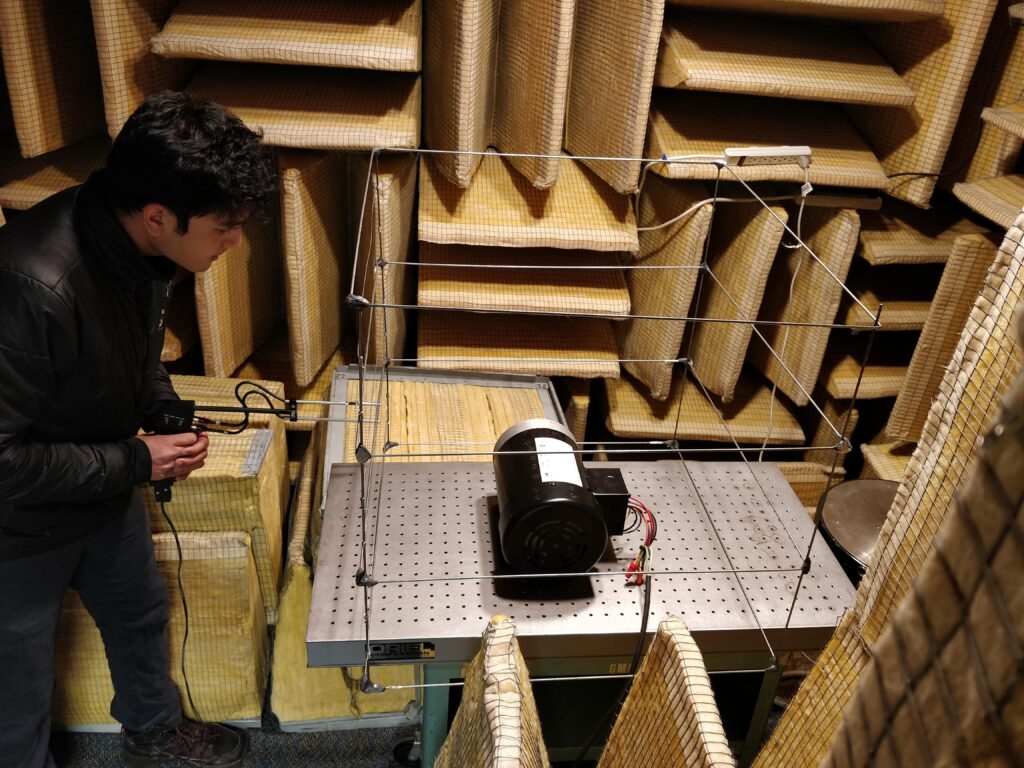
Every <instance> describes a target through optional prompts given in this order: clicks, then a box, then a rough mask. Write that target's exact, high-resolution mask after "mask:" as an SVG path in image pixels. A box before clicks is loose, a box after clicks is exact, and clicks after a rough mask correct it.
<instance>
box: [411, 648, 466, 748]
mask: <svg viewBox="0 0 1024 768" xmlns="http://www.w3.org/2000/svg"><path fill="white" fill-rule="evenodd" d="M461 676H462V665H461V664H424V665H423V682H424V683H425V684H426V685H427V686H428V687H426V688H424V689H423V726H422V727H423V735H422V738H421V742H422V747H421V758H420V765H421V768H431V767H432V766H433V765H434V760H435V758H437V753H438V751H440V749H441V744H442V743H443V742H444V737H445V736H446V735H447V733H448V698H449V694H450V693H451V688H450V687H448V685H447V683H449V682H451V681H452V680H457V679H458V678H459V677H461ZM437 683H441V684H442V685H437V687H429V686H431V684H437Z"/></svg>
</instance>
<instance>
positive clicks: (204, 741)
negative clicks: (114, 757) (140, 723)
mask: <svg viewBox="0 0 1024 768" xmlns="http://www.w3.org/2000/svg"><path fill="white" fill-rule="evenodd" d="M248 748H249V735H248V734H247V733H246V732H245V731H243V730H241V729H240V728H232V727H231V726H230V725H220V724H218V723H197V722H195V721H194V720H182V721H181V725H179V726H177V727H175V728H155V729H153V730H151V731H144V732H135V731H129V730H128V729H127V728H126V729H124V732H123V735H122V742H121V757H122V758H123V759H124V762H125V764H127V765H130V766H132V768H141V766H158V765H160V764H161V763H163V762H164V761H165V760H176V761H178V762H179V763H181V764H182V765H192V766H211V768H213V766H216V768H228V766H233V765H240V764H241V763H242V758H243V757H245V753H246V752H247V751H248Z"/></svg>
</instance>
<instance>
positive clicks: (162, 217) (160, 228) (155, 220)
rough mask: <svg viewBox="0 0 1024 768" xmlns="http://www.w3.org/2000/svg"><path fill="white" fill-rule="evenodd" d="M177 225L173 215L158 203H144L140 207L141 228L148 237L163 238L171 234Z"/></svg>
mask: <svg viewBox="0 0 1024 768" xmlns="http://www.w3.org/2000/svg"><path fill="white" fill-rule="evenodd" d="M177 224H178V220H177V218H176V217H175V216H174V214H173V213H171V211H170V210H169V209H168V208H167V207H166V206H163V205H161V204H160V203H146V205H144V206H143V207H142V226H143V228H144V229H145V230H146V234H147V235H149V236H150V237H156V238H159V237H163V236H164V235H166V234H168V233H170V232H172V231H173V230H174V228H175V227H176V226H177Z"/></svg>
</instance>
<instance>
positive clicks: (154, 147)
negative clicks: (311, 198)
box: [104, 91, 277, 234]
mask: <svg viewBox="0 0 1024 768" xmlns="http://www.w3.org/2000/svg"><path fill="white" fill-rule="evenodd" d="M260 138H261V137H260V135H259V134H258V133H255V132H254V131H252V130H250V129H249V128H247V127H246V126H245V124H244V123H242V121H241V120H239V119H238V118H237V117H236V116H235V115H233V114H232V113H231V112H229V111H228V110H226V109H225V108H224V107H221V106H219V105H217V104H212V103H210V102H204V101H200V100H199V99H196V98H193V97H192V96H190V95H189V94H187V93H183V92H180V91H160V92H159V93H154V94H152V95H151V96H149V97H147V98H146V100H145V101H143V102H142V104H141V105H140V106H139V108H138V109H136V110H135V112H134V113H133V114H132V116H131V117H129V118H128V121H127V122H126V123H125V124H124V127H123V128H122V129H121V132H120V134H118V136H117V138H116V139H115V140H114V144H113V147H112V148H111V150H110V154H109V156H108V157H107V164H106V171H105V173H104V176H105V179H104V181H105V184H104V186H105V187H106V194H107V199H108V200H109V202H110V204H111V205H112V206H113V207H114V208H116V209H118V210H121V211H124V212H125V213H134V212H135V211H139V210H142V208H143V206H145V205H147V204H149V203H160V204H161V205H165V206H167V208H169V209H170V210H171V211H172V212H173V213H174V215H175V217H176V218H177V220H178V232H179V233H181V234H184V233H185V232H187V231H188V222H189V219H191V218H192V217H193V216H205V215H206V214H209V213H217V214H224V215H227V216H230V217H232V218H244V217H245V215H246V214H251V215H254V216H258V217H260V218H268V217H269V216H270V213H271V211H272V209H273V205H274V202H275V201H276V194H277V176H276V173H275V169H274V162H273V158H272V156H271V153H270V151H269V150H268V149H267V148H266V147H265V146H263V145H262V144H261V143H260Z"/></svg>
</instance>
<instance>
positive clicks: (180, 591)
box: [160, 501, 203, 722]
mask: <svg viewBox="0 0 1024 768" xmlns="http://www.w3.org/2000/svg"><path fill="white" fill-rule="evenodd" d="M160 513H161V514H162V515H163V516H164V520H166V521H167V525H169V526H170V528H171V533H172V534H174V545H175V546H176V547H177V548H178V594H179V595H180V596H181V608H182V610H183V611H184V613H185V634H184V636H183V637H182V638H181V678H182V680H184V681H185V693H186V694H187V695H188V703H189V704H190V705H191V707H192V714H194V715H195V718H196V720H198V721H199V722H202V721H203V718H202V716H201V715H200V714H199V709H198V708H197V707H196V703H195V701H194V700H193V699H192V688H191V687H189V684H188V675H187V674H186V673H185V646H186V643H188V603H187V602H185V585H184V584H182V582H181V566H182V563H183V562H184V557H183V556H182V554H181V539H179V538H178V529H177V528H175V527H174V523H173V522H172V521H171V516H170V515H168V514H167V508H166V507H165V506H164V503H163V502H162V501H161V502H160Z"/></svg>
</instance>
